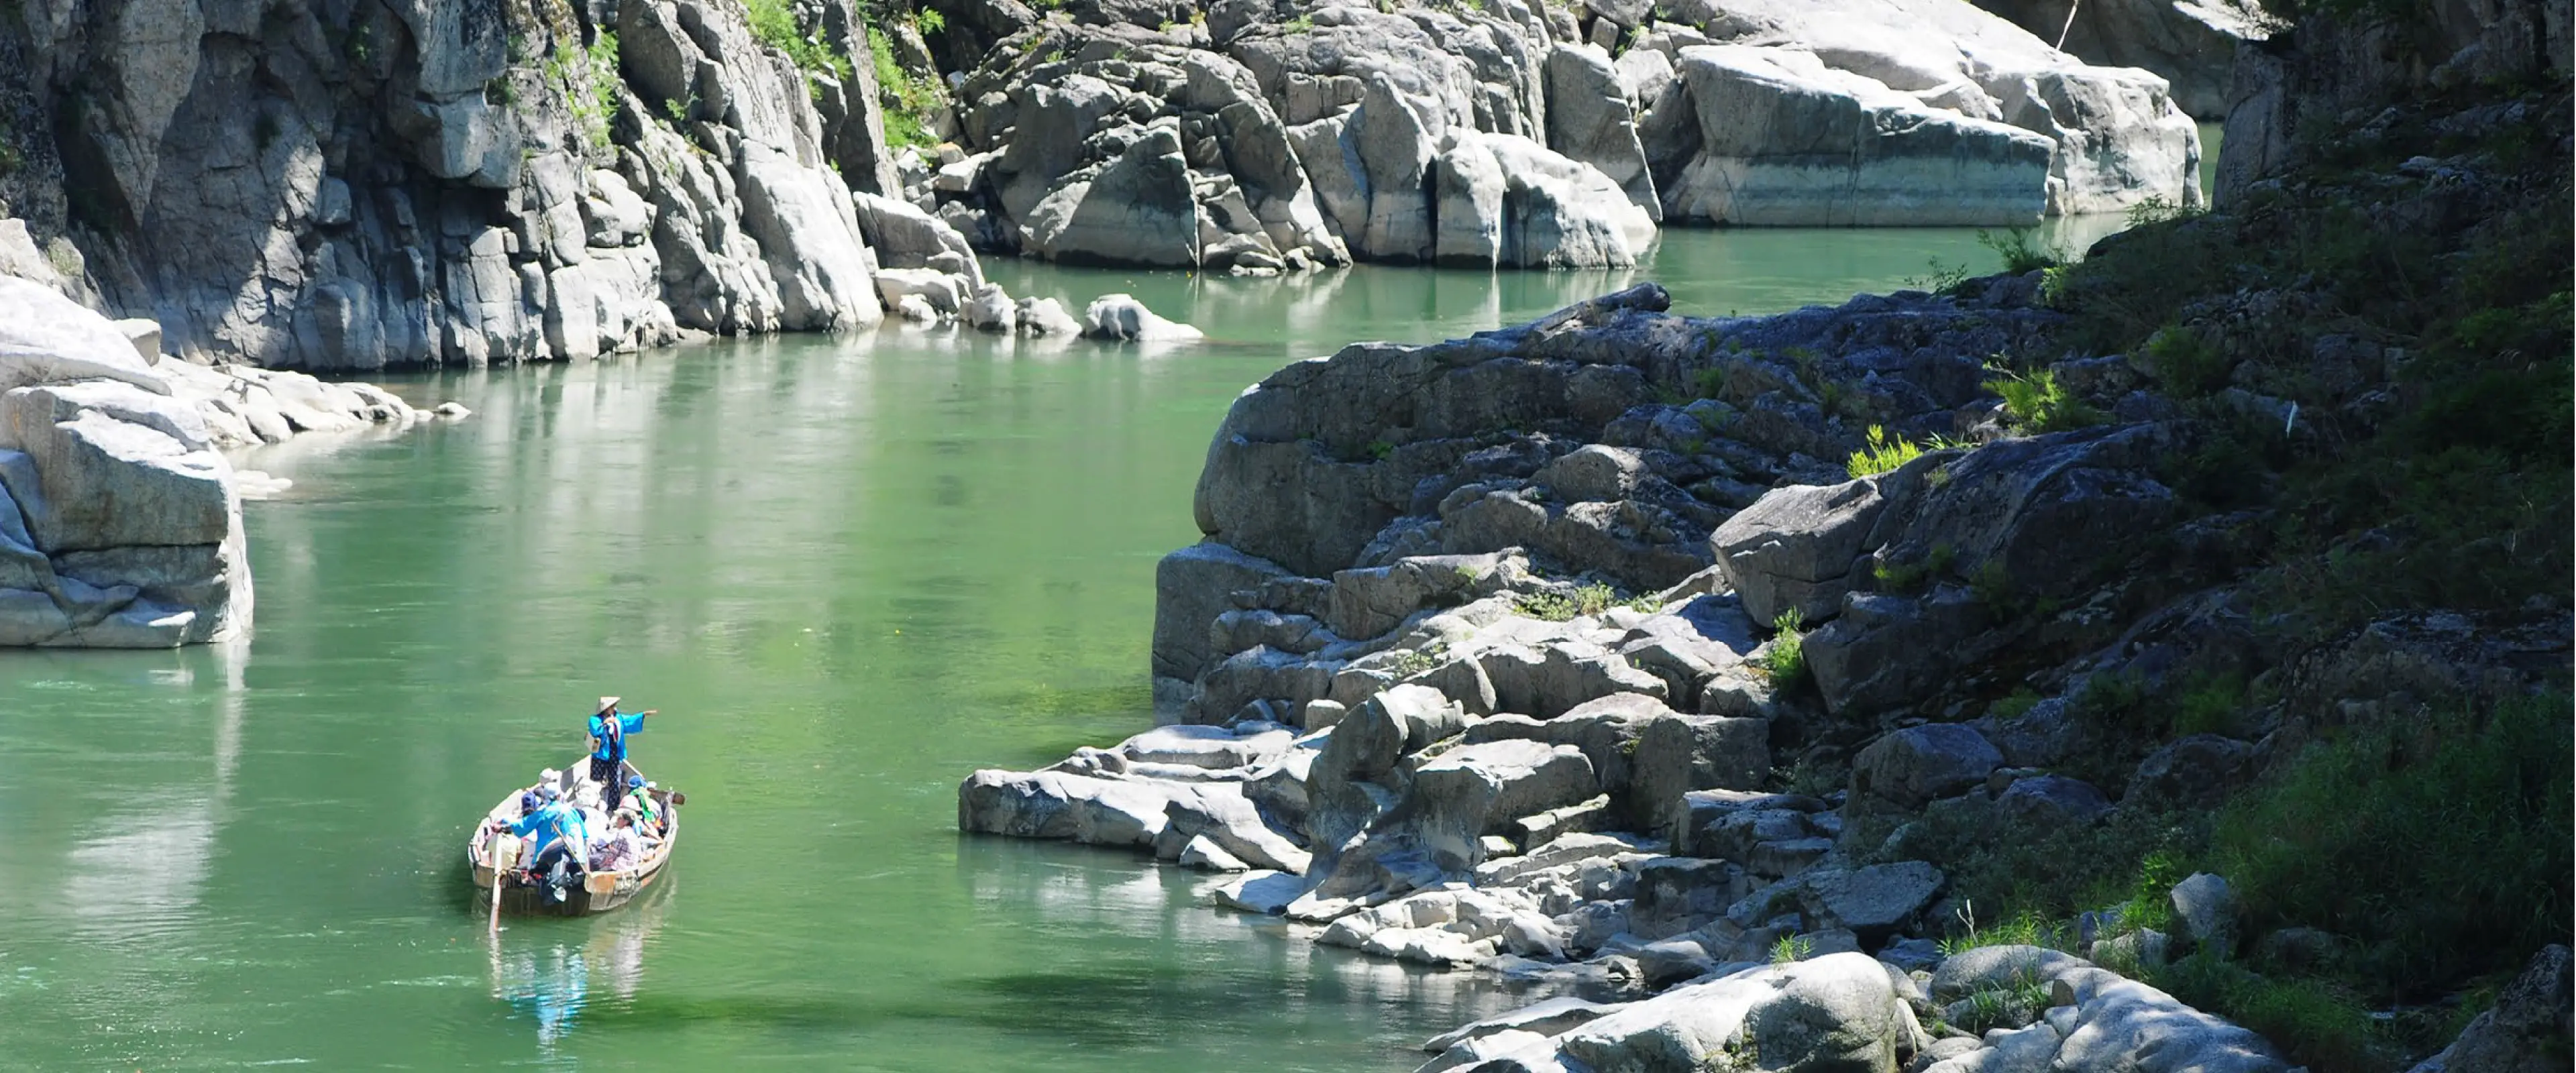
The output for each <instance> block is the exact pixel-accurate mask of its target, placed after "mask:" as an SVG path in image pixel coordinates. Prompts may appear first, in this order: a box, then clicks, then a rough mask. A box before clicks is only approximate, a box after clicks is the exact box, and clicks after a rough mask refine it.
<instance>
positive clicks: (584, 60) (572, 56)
mask: <svg viewBox="0 0 2576 1073" xmlns="http://www.w3.org/2000/svg"><path fill="white" fill-rule="evenodd" d="M617 63H618V60H617V35H616V34H613V33H602V34H600V35H599V38H598V39H597V40H594V41H592V42H591V43H590V45H589V46H588V47H586V48H573V47H557V48H556V49H555V50H554V52H553V53H552V54H551V55H549V56H547V57H546V61H545V64H544V66H543V68H542V75H543V77H544V79H545V82H546V84H547V85H548V86H551V87H553V88H555V89H556V90H558V91H560V92H562V94H563V97H564V108H565V109H566V110H567V111H569V112H571V113H572V119H573V125H574V126H575V127H576V128H577V129H579V130H580V131H581V135H582V140H583V141H585V142H587V143H589V145H590V147H591V148H592V149H594V150H605V149H607V148H608V145H609V127H610V124H612V123H614V122H615V121H616V119H617V111H618V109H619V108H620V107H622V106H623V105H622V101H621V98H620V97H619V96H618V90H619V88H620V87H622V86H623V85H624V83H623V82H621V81H620V80H619V76H618V71H617ZM484 97H485V99H487V100H491V101H494V102H495V103H499V104H505V105H506V104H509V103H512V102H514V101H515V100H516V99H517V97H516V90H515V88H514V87H513V85H512V83H511V81H510V76H509V75H506V74H505V75H503V76H501V77H500V78H496V79H493V80H492V82H491V83H490V84H489V85H487V86H486V87H485V88H484Z"/></svg>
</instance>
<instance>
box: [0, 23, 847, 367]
mask: <svg viewBox="0 0 2576 1073" xmlns="http://www.w3.org/2000/svg"><path fill="white" fill-rule="evenodd" d="M836 16H837V17H836ZM806 19H807V21H808V23H809V24H810V26H809V29H811V30H812V31H813V32H815V33H817V34H820V35H823V36H825V37H827V38H828V37H831V36H832V35H834V34H836V33H837V34H838V35H839V39H838V40H836V41H834V42H833V44H834V45H835V46H836V47H838V48H839V50H840V51H841V52H842V53H843V54H845V55H846V54H849V53H850V52H851V51H852V49H851V48H850V47H849V46H850V41H849V40H848V34H849V33H850V32H851V28H852V27H853V26H854V25H856V23H855V21H854V20H853V19H852V18H851V17H850V12H849V10H848V8H847V5H833V4H823V5H808V10H807V13H806ZM743 20H744V16H743V12H742V9H741V7H740V6H739V5H738V4H733V3H725V2H722V0H708V2H703V3H701V2H697V0H690V2H683V3H672V2H661V3H652V2H644V3H627V4H623V5H617V4H603V5H586V6H585V5H573V4H568V3H564V2H562V0H535V2H526V0H473V2H469V3H455V4H429V3H409V4H403V3H397V4H393V5H387V6H367V7H363V8H359V9H354V10H352V11H349V12H341V11H338V10H336V9H331V8H327V7H322V8H317V7H313V6H311V5H303V4H286V3H266V4H262V3H252V4H247V5H243V4H235V5H229V6H221V5H219V6H214V7H205V6H202V5H199V4H196V3H191V2H181V3H175V4H174V3H166V2H162V0H77V2H72V3H68V4H61V5H54V6H53V7H52V8H28V9H23V10H13V12H12V13H10V14H9V15H7V16H5V17H0V104H5V106H6V109H5V110H6V111H7V112H8V113H9V114H10V116H11V119H10V122H9V124H8V125H7V128H6V130H7V137H8V139H9V141H10V143H11V152H12V159H13V161H15V162H16V165H15V166H14V167H12V168H10V169H7V171H6V174H0V201H5V203H6V205H7V209H6V213H7V214H12V215H16V216H19V217H22V218H24V219H25V220H26V221H27V222H28V223H30V224H33V225H34V227H35V230H36V231H38V232H39V233H41V234H43V235H44V236H47V237H48V238H49V239H51V238H53V236H62V235H66V234H68V235H69V236H71V237H72V238H74V239H76V240H77V241H78V242H79V244H80V247H81V250H82V251H83V252H85V253H86V254H87V258H86V261H87V265H86V267H87V273H88V276H89V277H90V278H92V279H94V280H95V281H96V284H97V286H98V288H99V296H100V297H101V298H102V299H103V301H104V304H105V305H106V307H108V308H113V309H116V310H119V311H121V312H125V313H128V314H133V315H140V316H148V317H150V318H152V319H154V320H157V321H158V322H159V323H160V325H161V326H162V328H163V329H164V331H165V333H166V337H165V346H166V347H167V349H169V350H170V351H171V352H172V353H174V354H178V355H181V356H183V357H187V358H190V359H192V360H197V361H213V360H228V361H248V362H255V363H258V364H263V365H272V366H285V367H304V368H312V369H374V368H380V367H384V366H387V365H405V364H419V363H429V364H440V363H453V364H466V365H479V364H483V363H486V362H496V361H497V362H509V361H525V360H539V359H576V360H577V359H583V358H588V357H592V356H594V355H598V354H602V353H608V352H613V351H621V350H632V349H635V348H638V347H644V346H652V345H656V344H659V343H664V342H668V341H671V340H673V339H674V338H676V337H677V335H678V334H679V333H680V332H681V331H683V330H699V331H707V332H736V331H767V330H785V329H829V328H838V327H848V326H854V325H861V324H867V323H871V322H873V321H874V320H876V319H877V318H878V317H879V315H880V313H879V306H878V304H877V301H876V296H875V293H874V288H873V285H872V283H871V280H870V273H871V272H872V271H873V270H874V269H875V268H876V264H875V262H874V261H873V259H872V256H871V253H870V251H869V249H868V247H867V245H866V243H865V241H864V239H863V236H862V233H861V231H860V228H859V225H858V222H857V220H856V218H855V216H854V213H853V210H852V206H851V200H850V189H849V186H848V184H847V183H845V182H844V181H843V180H842V179H841V177H840V175H841V174H844V173H846V174H850V175H853V176H859V177H861V178H860V181H861V183H862V185H863V186H878V187H882V186H883V185H884V183H885V182H886V181H890V180H881V179H880V178H879V177H878V176H879V175H880V173H883V172H885V171H886V167H887V164H886V160H885V157H884V154H883V153H882V134H881V132H880V127H879V125H878V124H879V121H878V119H877V118H876V116H875V107H876V105H875V96H876V94H875V90H874V87H873V86H869V85H866V84H865V82H866V80H865V79H864V78H857V79H853V84H851V85H844V84H843V83H842V82H841V81H839V80H836V79H832V78H830V77H828V76H824V75H817V74H812V73H808V72H800V71H798V70H796V69H795V68H794V67H793V66H792V65H790V64H789V63H787V62H786V61H785V60H784V59H783V58H782V57H781V56H779V55H778V54H776V53H774V52H772V51H769V50H767V49H764V48H763V47H761V46H760V45H759V44H758V43H757V42H756V41H755V40H754V39H753V38H752V36H751V34H750V31H749V30H748V29H747V27H746V26H745V24H744V21H743ZM856 51H857V53H858V54H860V55H865V46H864V42H861V43H860V44H859V47H858V48H857V49H856ZM836 168H837V169H838V170H837V171H836V170H835V169H836ZM54 241H56V242H59V239H55V240H54ZM75 274H77V273H75Z"/></svg>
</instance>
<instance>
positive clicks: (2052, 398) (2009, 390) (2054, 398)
mask: <svg viewBox="0 0 2576 1073" xmlns="http://www.w3.org/2000/svg"><path fill="white" fill-rule="evenodd" d="M1987 371H1988V372H1991V373H1995V374H1997V375H1996V377H1995V378H1994V379H1992V380H1988V381H1986V383H1985V388H1986V390H1988V391H1991V392H1994V393H1995V394H1997V395H2000V396H2003V400H2004V412H2005V413H2008V414H2011V415H2012V420H2013V424H2014V425H2016V426H2019V427H2020V428H2021V429H2022V430H2023V431H2025V432H2030V433H2034V434H2038V433H2049V432H2064V431H2066V430H2068V429H2073V428H2083V427H2085V426H2088V425H2098V424H2101V423H2103V422H2104V421H2108V420H2110V418H2109V417H2108V416H2106V415H2104V414H2103V413H2102V411H2100V410H2096V409H2094V408H2093V407H2091V406H2089V405H2086V404H2085V402H2084V400H2082V399H2079V398H2076V397H2075V396H2073V395H2071V394H2069V393H2068V392H2067V390H2066V389H2065V388H2064V387H2062V386H2060V385H2059V384H2058V382H2057V374H2055V373H2052V372H2049V371H2048V370H2046V369H2041V370H2038V371H2036V372H2032V373H2028V374H2024V373H2017V372H2014V371H2012V370H2011V369H2008V368H2004V367H2002V366H2000V365H1997V366H1989V367H1988V369H1987Z"/></svg>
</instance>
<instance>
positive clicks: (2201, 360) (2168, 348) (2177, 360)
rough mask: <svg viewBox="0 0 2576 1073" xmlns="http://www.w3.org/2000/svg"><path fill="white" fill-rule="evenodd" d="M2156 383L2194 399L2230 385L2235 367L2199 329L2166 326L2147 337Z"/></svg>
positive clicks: (2179, 396) (2170, 391)
mask: <svg viewBox="0 0 2576 1073" xmlns="http://www.w3.org/2000/svg"><path fill="white" fill-rule="evenodd" d="M2143 349H2144V351H2145V353H2146V356H2147V359H2148V362H2149V367H2150V368H2152V369H2153V370H2154V372H2155V378H2156V385H2157V386H2158V387H2161V388H2163V389H2164V390H2165V393H2166V394H2168V395H2172V396H2174V397H2176V398H2184V399H2193V398H2199V397H2201V396H2203V395H2208V394H2211V393H2213V392H2216V391H2217V390H2219V389H2220V388H2223V387H2226V386H2227V377H2228V374H2229V373H2230V372H2232V371H2233V369H2232V368H2231V367H2230V366H2229V364H2228V362H2227V355H2226V354H2224V353H2222V352H2220V351H2219V349H2218V348H2217V347H2216V346H2213V345H2211V344H2210V342H2209V341H2208V340H2207V339H2203V338H2201V335H2200V333H2199V332H2195V331H2192V330H2191V329H2188V328H2181V327H2176V326H2173V325H2167V326H2165V327H2163V328H2159V329H2157V330H2156V334H2154V335H2152V336H2149V337H2147V344H2146V346H2145V347H2144V348H2143Z"/></svg>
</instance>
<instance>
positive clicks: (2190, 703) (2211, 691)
mask: <svg viewBox="0 0 2576 1073" xmlns="http://www.w3.org/2000/svg"><path fill="white" fill-rule="evenodd" d="M2245 699H2246V698H2245V678H2244V676H2243V675H2238V674H2224V675H2218V676H2215V677H2208V678H2199V679H2195V680H2193V681H2191V682H2189V683H2187V684H2185V685H2184V687H2183V690H2182V695H2181V696H2180V697H2179V698H2177V699H2176V700H2175V702H2174V714H2173V729H2174V733H2176V734H2233V733H2235V732H2236V730H2237V722H2238V717H2239V716H2240V714H2241V713H2242V712H2243V711H2244V707H2245Z"/></svg>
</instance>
